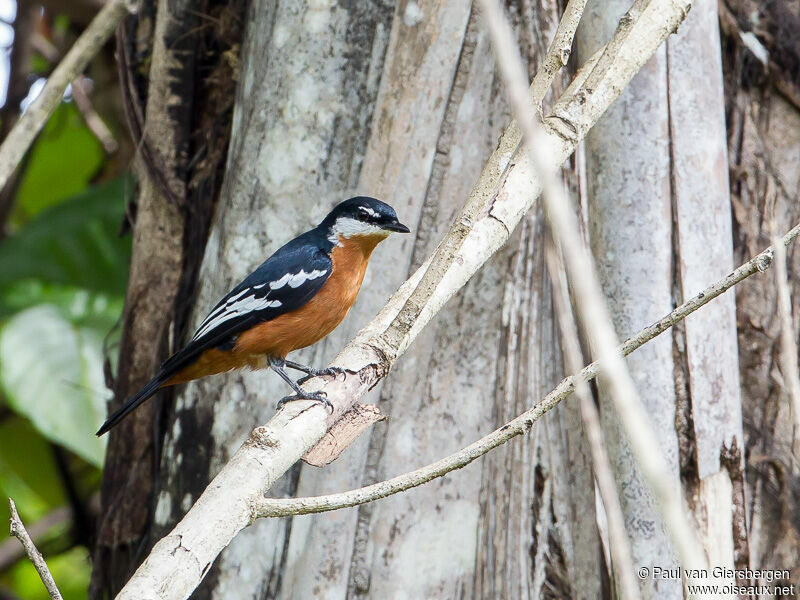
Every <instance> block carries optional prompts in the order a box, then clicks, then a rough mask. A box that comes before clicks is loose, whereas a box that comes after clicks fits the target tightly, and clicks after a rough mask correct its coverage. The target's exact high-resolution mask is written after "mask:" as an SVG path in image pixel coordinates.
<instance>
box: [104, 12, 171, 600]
mask: <svg viewBox="0 0 800 600" xmlns="http://www.w3.org/2000/svg"><path fill="white" fill-rule="evenodd" d="M161 4H162V5H166V2H162V3H161ZM140 18H141V19H142V20H141V21H140V23H139V26H140V27H142V28H143V30H144V31H147V29H148V28H149V27H150V26H152V24H153V22H154V21H151V20H150V19H151V18H152V19H155V15H153V14H152V13H150V12H149V11H147V10H145V11H144V12H143V14H142V15H141V16H140ZM162 19H163V16H162ZM124 26H125V25H123V27H124ZM163 26H164V25H163V21H162V25H161V29H160V30H157V31H160V32H163ZM156 35H158V34H156ZM158 47H159V50H158V51H156V53H155V54H154V57H153V58H154V60H153V65H152V66H151V69H150V93H149V94H148V99H147V109H148V110H147V119H148V121H147V124H148V125H147V126H148V127H152V128H154V129H155V130H157V131H159V132H161V133H163V134H164V138H163V140H162V137H161V136H160V135H159V136H157V137H156V138H155V142H154V143H155V144H157V147H158V148H159V150H161V151H162V152H163V153H164V157H165V160H167V161H168V160H169V159H172V161H174V160H175V158H176V151H177V148H176V147H175V146H174V145H173V144H174V143H175V142H178V141H179V139H177V136H180V135H181V133H182V134H183V135H185V134H186V132H185V131H183V132H180V130H179V128H176V124H175V123H173V122H172V121H171V120H170V118H169V116H168V115H167V113H166V105H165V104H163V103H162V102H161V98H162V97H163V94H164V93H165V92H167V89H166V86H167V79H168V72H167V70H168V68H169V67H168V65H167V64H166V62H165V61H164V59H163V53H164V45H163V42H162V43H161V44H160V45H158ZM167 157H169V158H167ZM169 165H174V162H167V164H166V165H165V166H166V168H169ZM138 166H139V169H138V171H139V174H140V193H139V198H138V201H137V212H136V224H135V227H134V230H133V255H132V257H131V272H130V278H129V281H128V292H127V297H126V301H125V311H124V315H123V320H124V325H123V332H122V343H121V346H120V361H119V369H118V372H117V377H116V381H115V386H114V400H113V401H112V404H111V406H112V407H115V406H119V405H120V403H121V402H122V401H124V400H125V398H127V397H128V396H129V395H130V394H132V393H133V392H134V391H136V390H137V389H138V388H139V387H141V386H142V385H144V384H145V383H146V382H147V381H148V380H149V379H150V377H151V376H152V373H153V371H154V369H155V368H156V367H157V366H158V364H159V362H160V360H163V358H165V355H166V353H167V350H168V348H167V345H166V339H167V333H168V328H169V325H170V322H171V318H172V306H173V302H174V300H175V296H176V294H177V291H178V282H179V279H180V273H181V263H182V238H183V230H184V223H183V216H182V215H181V213H180V210H179V208H178V206H176V205H175V204H174V203H170V202H169V201H167V200H166V199H165V198H164V197H163V196H162V195H161V194H160V193H159V191H158V189H157V186H156V183H155V182H154V181H153V180H152V179H151V178H150V177H148V174H147V170H146V168H145V167H144V165H142V164H141V163H139V165H138ZM153 257H158V260H157V261H154V260H153ZM152 341H156V344H157V345H156V347H155V348H154V347H153V345H152V343H153V342H152ZM157 409H158V405H157V404H156V403H149V404H148V405H146V406H143V407H141V410H138V411H136V412H135V413H134V414H132V415H131V417H130V418H129V419H127V420H126V421H125V422H124V423H123V424H122V425H120V427H118V428H117V429H115V430H114V432H113V433H111V435H110V436H109V444H108V448H107V452H106V464H105V468H104V478H103V493H102V508H101V513H100V514H101V516H100V525H99V527H98V541H97V547H96V550H95V557H94V572H93V581H92V596H93V597H96V598H100V597H105V596H106V595H108V594H110V593H114V592H116V590H118V589H120V588H121V587H122V585H123V584H124V583H125V581H127V579H128V577H129V576H130V574H131V573H132V572H133V568H134V567H135V565H136V562H137V554H138V552H140V550H141V546H142V544H143V542H144V540H145V536H146V533H147V529H148V527H149V519H150V508H149V507H150V493H151V490H152V482H153V478H154V462H155V451H156V445H155V444H156V440H155V433H156V432H155V422H156V418H155V417H156V413H157ZM139 560H141V558H139Z"/></svg>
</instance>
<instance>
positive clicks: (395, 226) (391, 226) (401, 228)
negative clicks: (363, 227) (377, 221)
mask: <svg viewBox="0 0 800 600" xmlns="http://www.w3.org/2000/svg"><path fill="white" fill-rule="evenodd" d="M382 227H383V229H388V230H389V231H396V232H397V233H409V232H410V231H411V230H410V229H409V228H408V227H406V226H405V225H403V224H402V223H401V222H400V221H395V222H394V223H386V224H385V225H382Z"/></svg>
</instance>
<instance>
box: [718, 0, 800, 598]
mask: <svg viewBox="0 0 800 600" xmlns="http://www.w3.org/2000/svg"><path fill="white" fill-rule="evenodd" d="M757 12H758V13H759V14H760V22H759V23H758V26H757V27H754V23H753V21H752V20H751V15H753V14H756V13H757ZM720 25H721V31H722V34H723V35H722V41H723V45H722V48H723V71H724V75H725V86H726V116H727V123H728V158H729V161H730V172H731V193H732V199H733V217H734V218H733V227H734V255H735V257H736V258H735V260H736V261H739V260H740V259H741V258H742V257H744V256H748V255H750V253H751V252H752V251H753V249H754V248H763V247H764V246H765V245H767V244H769V242H770V240H771V238H772V237H773V235H774V234H775V232H779V231H784V230H785V229H787V228H788V227H791V226H793V225H794V224H796V223H797V222H798V221H799V220H800V203H798V201H797V199H798V197H800V161H798V148H800V101H799V100H800V83H799V82H800V77H798V74H800V46H798V43H797V31H800V6H799V5H798V4H797V2H789V1H785V2H775V3H770V5H768V6H766V7H764V10H762V9H761V6H760V4H759V3H754V2H750V1H748V0H731V1H726V2H723V3H722V4H721V13H720ZM744 34H750V35H755V36H756V40H757V41H756V44H745V43H744V40H745V38H743V35H744ZM758 46H761V49H762V50H764V51H765V52H766V55H767V64H763V63H762V62H761V60H760V58H763V57H759V56H758V54H756V52H757V51H758V49H759V48H758ZM787 267H788V279H789V286H790V291H791V295H792V301H793V302H792V304H793V306H792V311H793V313H794V315H795V319H797V314H798V307H799V306H800V304H798V298H799V297H800V278H798V273H800V253H799V252H798V251H797V247H796V246H791V247H790V248H789V249H788V256H787ZM736 310H737V315H738V333H739V363H740V365H741V374H740V381H741V386H742V401H743V421H744V437H745V448H746V452H745V460H746V464H745V469H746V470H745V474H746V488H747V489H746V494H745V497H746V499H747V504H746V507H745V511H744V512H745V514H744V515H743V520H745V522H744V523H742V527H746V528H747V531H748V534H749V538H750V566H751V567H753V568H764V569H770V568H771V569H789V570H790V573H791V581H785V582H780V583H779V584H786V585H788V584H789V583H794V584H795V585H796V586H798V585H800V563H799V562H798V557H800V525H798V524H800V517H798V515H799V514H800V493H798V490H800V473H798V456H800V452H799V451H798V441H797V440H798V438H797V436H798V432H796V431H793V429H794V428H793V423H794V420H793V418H792V414H791V410H790V404H789V398H788V394H787V390H786V387H785V386H784V383H783V381H784V376H783V374H782V373H781V368H780V366H779V360H778V356H779V355H780V352H781V350H780V335H779V332H780V322H779V320H778V317H777V314H778V312H777V308H776V295H775V281H774V276H773V275H772V274H769V275H767V276H764V277H758V278H755V277H754V278H752V279H749V280H748V281H746V282H744V283H743V284H742V285H741V286H739V288H738V289H737V290H736ZM796 322H797V321H796V320H795V323H796ZM796 338H797V325H795V339H796Z"/></svg>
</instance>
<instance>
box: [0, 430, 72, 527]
mask: <svg viewBox="0 0 800 600" xmlns="http://www.w3.org/2000/svg"><path fill="white" fill-rule="evenodd" d="M20 449H24V452H21V451H20ZM9 497H10V498H13V499H14V501H15V502H16V503H17V510H19V513H20V516H21V517H22V519H23V520H24V521H26V522H30V523H32V522H34V521H37V520H39V519H41V518H42V517H43V516H45V515H46V514H47V513H49V512H50V511H52V510H53V509H55V508H57V507H59V506H61V505H63V504H64V503H65V502H66V498H65V496H64V491H63V489H62V487H61V479H60V477H59V474H58V470H57V469H56V466H55V462H54V460H53V451H52V449H51V447H50V443H49V442H48V441H47V440H45V439H44V438H43V437H42V436H41V435H40V434H39V433H38V432H37V431H36V430H35V429H34V428H33V425H31V423H30V422H29V421H28V420H26V419H23V418H22V417H17V416H11V417H7V418H5V419H3V421H2V423H0V522H3V523H6V522H8V518H9V516H10V515H9V512H8V501H7V500H6V498H9Z"/></svg>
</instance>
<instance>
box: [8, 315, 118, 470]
mask: <svg viewBox="0 0 800 600" xmlns="http://www.w3.org/2000/svg"><path fill="white" fill-rule="evenodd" d="M102 338H103V335H102V333H100V332H98V331H96V330H94V329H91V328H88V327H79V326H76V325H74V324H73V323H71V322H70V321H69V320H68V319H67V318H65V317H64V315H63V314H62V313H61V312H60V311H59V310H58V308H56V307H55V306H49V305H42V306H36V307H34V308H29V309H27V310H24V311H22V312H20V313H19V314H17V315H15V316H14V317H12V318H11V319H10V320H9V321H8V322H7V323H6V325H5V326H4V327H3V329H2V330H0V384H1V385H2V387H3V390H4V392H5V395H6V398H7V401H8V404H9V406H10V407H11V408H12V409H13V410H15V411H16V412H18V413H19V414H22V415H24V416H26V417H28V418H29V419H30V420H31V422H33V424H34V425H35V427H36V428H37V429H38V430H39V431H40V432H41V433H43V434H44V435H45V436H47V437H48V438H50V439H51V440H53V441H55V442H57V443H59V444H61V445H63V446H65V447H66V448H69V449H70V450H72V451H73V452H75V453H76V454H78V455H79V456H81V457H82V458H84V459H85V460H87V461H88V462H90V463H92V464H94V465H96V466H102V462H103V452H104V449H105V442H104V440H103V439H100V438H97V437H96V436H95V435H94V432H95V431H96V430H97V428H98V427H99V426H100V424H101V423H102V420H103V418H104V416H105V412H106V400H107V398H108V395H109V392H108V390H107V388H106V387H105V381H104V376H103V355H102V343H103V339H102Z"/></svg>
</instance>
